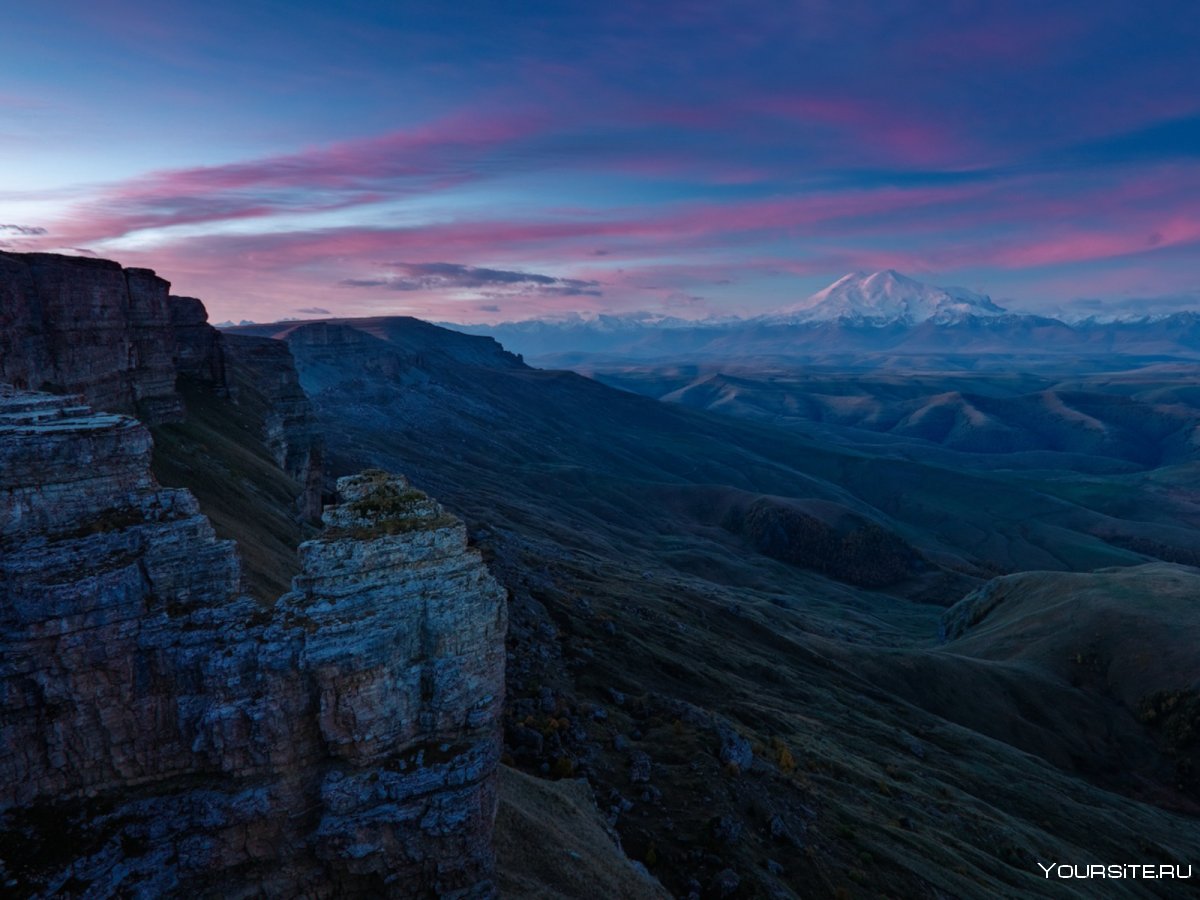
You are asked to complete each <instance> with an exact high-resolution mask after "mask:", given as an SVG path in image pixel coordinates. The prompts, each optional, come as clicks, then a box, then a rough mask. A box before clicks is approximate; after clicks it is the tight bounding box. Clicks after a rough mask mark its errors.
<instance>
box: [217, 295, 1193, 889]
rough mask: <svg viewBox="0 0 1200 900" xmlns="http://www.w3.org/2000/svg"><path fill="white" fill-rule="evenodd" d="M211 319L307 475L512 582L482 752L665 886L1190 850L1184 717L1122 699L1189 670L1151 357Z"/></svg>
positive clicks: (1168, 469)
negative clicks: (591, 801) (574, 795)
mask: <svg viewBox="0 0 1200 900" xmlns="http://www.w3.org/2000/svg"><path fill="white" fill-rule="evenodd" d="M237 331H241V332H244V333H246V332H248V333H251V334H257V335H259V336H271V337H275V338H277V339H280V340H285V341H286V342H287V343H288V345H289V347H290V348H291V351H292V354H293V356H294V357H295V359H296V364H297V369H298V371H299V374H300V381H301V384H302V385H303V387H304V389H305V391H306V392H307V393H308V394H309V396H310V397H311V398H312V402H313V405H314V409H315V411H316V414H317V416H318V418H319V419H320V421H321V422H322V423H323V425H324V428H325V433H326V434H327V435H329V436H330V443H329V448H328V451H329V454H330V459H331V465H332V466H333V469H334V471H339V470H340V469H343V468H345V469H350V468H353V467H354V466H358V465H364V464H370V465H377V466H385V467H393V468H396V469H398V470H401V471H404V472H406V473H408V474H409V475H410V477H411V478H412V479H413V481H414V483H415V484H417V485H419V486H420V487H422V488H423V489H425V490H428V491H430V492H431V493H433V494H435V495H436V496H438V497H439V498H441V499H442V500H443V502H445V503H446V504H447V505H448V507H449V508H451V509H453V510H454V512H455V513H456V514H458V515H460V516H462V517H463V518H464V520H465V521H467V523H468V527H469V529H470V533H471V536H472V541H473V542H475V543H476V545H477V546H479V547H480V548H481V549H482V550H483V552H484V554H485V558H486V559H487V560H488V563H489V566H490V567H491V568H492V569H493V571H494V572H496V574H497V577H498V578H499V579H500V580H501V581H502V583H504V584H505V586H506V587H507V588H508V589H509V592H510V613H511V620H510V631H509V640H508V646H509V664H508V676H507V680H508V691H509V700H508V703H507V712H506V717H507V718H506V753H507V754H508V756H507V761H508V762H509V763H510V764H512V765H515V766H517V767H519V768H522V769H525V770H527V771H529V772H531V773H533V774H535V775H536V774H540V775H542V776H549V777H551V778H561V777H567V776H571V777H579V776H584V777H586V778H587V779H588V781H589V784H590V785H591V788H592V790H593V792H594V795H595V797H596V800H597V803H598V804H599V805H600V807H601V810H602V811H604V812H606V814H607V815H608V817H609V821H610V822H611V823H612V824H613V825H614V826H615V828H616V829H617V832H618V833H619V834H620V836H621V840H622V845H623V846H624V848H625V850H626V852H627V853H628V854H629V855H630V856H631V857H632V858H633V859H635V860H638V861H640V862H643V863H644V864H645V865H646V866H647V868H648V869H649V870H650V871H651V873H653V874H654V875H656V876H657V877H658V878H659V879H660V880H661V881H662V883H663V884H664V885H665V886H666V887H667V889H668V890H670V891H671V892H672V893H673V894H675V895H677V896H688V895H689V894H695V895H697V896H704V897H708V896H714V897H715V896H721V895H722V894H723V890H724V888H723V887H722V883H723V881H724V882H728V881H729V880H730V876H729V875H728V874H727V873H729V872H732V873H734V874H735V875H736V877H737V879H738V883H739V885H741V886H740V887H739V888H738V890H740V891H743V892H745V895H747V896H780V897H783V896H804V895H806V894H807V893H809V892H811V891H812V889H813V886H814V885H816V886H818V887H817V892H818V893H820V894H836V893H838V892H842V893H844V894H846V895H849V896H858V895H859V894H860V893H862V894H863V895H864V896H873V895H885V896H934V895H937V894H939V893H941V894H950V895H956V896H990V895H995V894H1004V893H1022V892H1027V893H1033V894H1037V895H1039V896H1040V895H1044V896H1085V895H1087V894H1086V893H1078V892H1077V891H1076V890H1074V889H1073V888H1072V886H1071V885H1070V883H1069V882H1049V883H1047V882H1044V881H1038V880H1037V879H1038V878H1039V873H1038V870H1037V867H1036V865H1035V864H1034V861H1035V860H1045V859H1051V858H1054V859H1057V858H1068V857H1069V858H1072V859H1074V858H1081V857H1085V858H1087V859H1089V860H1091V859H1096V860H1102V859H1109V858H1116V857H1118V856H1120V855H1121V854H1122V853H1129V852H1131V851H1130V845H1129V835H1130V834H1131V833H1134V832H1136V833H1137V834H1139V835H1142V837H1141V838H1140V839H1139V840H1140V841H1141V843H1140V844H1139V845H1138V846H1139V847H1141V849H1140V850H1139V851H1138V852H1141V853H1146V854H1149V855H1150V856H1152V857H1153V858H1155V859H1164V860H1166V859H1171V860H1179V861H1184V860H1186V859H1187V858H1189V856H1192V855H1194V853H1195V851H1196V849H1197V847H1198V846H1200V844H1198V842H1200V830H1198V827H1197V825H1196V821H1197V820H1196V818H1195V816H1196V813H1197V811H1198V810H1200V795H1197V794H1196V792H1195V788H1194V787H1193V786H1190V785H1191V784H1192V782H1191V780H1190V778H1191V776H1190V775H1188V774H1187V773H1188V772H1189V771H1191V770H1190V768H1189V767H1190V766H1192V765H1194V763H1192V762H1190V761H1189V760H1190V759H1191V757H1190V756H1189V755H1188V754H1190V753H1192V752H1193V751H1192V750H1191V749H1189V748H1190V747H1191V746H1192V745H1191V744H1187V745H1186V746H1182V747H1180V746H1175V745H1172V744H1171V739H1170V738H1168V737H1166V736H1165V734H1166V732H1165V731H1163V730H1162V729H1161V728H1157V727H1154V726H1152V725H1151V724H1150V719H1148V718H1147V716H1148V715H1150V713H1149V712H1148V710H1151V709H1152V708H1153V707H1154V704H1155V703H1156V702H1160V701H1159V700H1156V699H1155V698H1161V697H1163V696H1167V695H1168V694H1172V693H1173V692H1178V691H1181V690H1182V691H1184V692H1185V693H1186V691H1187V690H1189V688H1188V685H1191V684H1194V683H1195V681H1196V679H1197V678H1198V677H1200V671H1197V670H1196V658H1195V655H1194V653H1193V652H1192V650H1191V648H1192V647H1194V636H1193V635H1194V631H1193V629H1194V628H1195V627H1196V624H1197V622H1198V621H1200V619H1198V614H1200V607H1197V606H1196V604H1195V602H1194V598H1195V596H1196V593H1195V588H1196V587H1198V586H1200V575H1197V573H1196V572H1195V571H1194V570H1192V569H1189V568H1186V567H1184V566H1180V565H1178V563H1180V562H1184V563H1186V562H1188V561H1190V560H1194V559H1196V556H1195V554H1196V553H1197V550H1198V549H1200V543H1198V542H1197V538H1196V534H1197V531H1196V524H1197V523H1198V522H1200V518H1198V509H1197V495H1196V492H1195V490H1194V486H1195V483H1196V482H1195V476H1194V472H1195V465H1196V463H1195V449H1194V445H1193V444H1191V441H1190V437H1191V433H1190V432H1189V427H1190V428H1191V429H1193V430H1194V428H1195V424H1196V422H1195V416H1194V411H1192V408H1191V407H1190V406H1189V405H1188V403H1189V400H1190V398H1191V396H1192V394H1191V389H1190V388H1189V386H1188V384H1187V383H1186V381H1184V380H1183V379H1181V378H1179V377H1178V373H1173V372H1171V371H1167V372H1155V371H1150V372H1143V373H1141V374H1129V373H1127V374H1124V375H1121V374H1114V375H1110V376H1105V377H1104V379H1103V380H1102V379H1101V378H1100V376H1096V377H1094V378H1093V377H1091V376H1084V377H1080V378H1077V379H1075V380H1074V381H1068V380H1067V379H1065V378H1059V379H1048V378H1046V377H1043V376H1018V375H1011V376H1004V375H994V376H981V377H969V378H967V377H961V376H959V377H956V376H945V377H942V376H938V375H933V374H925V375H923V376H914V377H911V378H909V377H905V376H902V375H890V374H888V373H878V374H877V375H875V376H870V375H868V376H866V377H861V376H859V375H857V374H854V375H851V374H842V375H838V374H834V373H823V372H816V373H813V372H805V373H796V372H793V373H792V374H791V376H790V377H789V376H783V375H781V374H780V373H779V372H778V371H777V370H772V371H771V373H770V374H769V375H768V376H763V375H761V374H757V375H756V374H747V373H742V374H740V375H739V376H738V377H737V378H725V377H724V376H720V375H709V376H701V375H698V374H697V373H686V374H681V373H677V372H675V373H673V372H672V370H670V369H669V368H664V369H661V370H657V369H642V368H631V369H626V370H624V371H622V372H619V373H608V374H601V373H597V378H599V379H602V380H605V381H610V382H611V383H613V384H619V385H620V386H621V387H622V388H623V389H622V390H614V389H612V388H610V387H607V386H605V385H604V384H601V383H598V381H596V380H592V379H588V378H585V377H581V376H580V375H578V374H574V373H570V372H562V371H547V370H539V369H534V368H530V367H528V366H527V365H525V364H524V363H522V362H521V361H520V360H519V359H518V358H517V357H514V356H512V355H510V354H508V353H506V352H504V351H503V350H502V349H501V348H500V347H499V346H498V345H497V344H495V343H494V342H492V341H490V340H489V339H487V338H485V337H468V336H461V335H455V334H454V333H453V332H449V331H444V330H441V329H433V328H431V326H429V325H426V324H425V323H421V322H419V321H416V320H412V319H403V318H390V319H372V320H341V321H336V320H335V321H327V322H321V323H312V324H282V325H277V326H253V327H247V328H244V329H237ZM689 376H690V377H689ZM730 383H733V384H736V390H730V389H729V387H728V386H729V384H730ZM631 387H633V388H636V389H638V390H639V391H643V392H644V393H648V394H651V395H652V397H653V398H654V399H652V398H651V397H646V396H640V395H639V394H636V393H632V392H630V391H629V390H628V388H631ZM845 395H851V396H853V397H855V398H856V402H855V403H853V404H838V403H837V402H836V398H837V397H839V396H845ZM720 397H724V398H725V400H724V402H722V401H721V400H719V399H718V398H720ZM827 398H835V399H834V401H833V402H830V401H829V400H828V399H827ZM857 398H862V399H857ZM960 398H961V399H960ZM802 400H805V401H807V402H801V401H802ZM846 406H852V407H855V408H856V409H855V411H854V412H853V413H846V412H845V409H846ZM968 406H969V409H970V410H978V413H974V412H968ZM865 407H873V408H874V412H873V413H871V414H864V413H863V412H862V410H863V408H865ZM941 407H945V408H946V409H947V410H948V412H949V413H950V418H951V419H953V418H955V417H958V418H959V419H961V418H962V417H964V416H966V417H967V420H968V421H970V420H971V417H973V416H976V415H978V416H984V415H986V416H988V417H989V419H994V420H995V422H996V424H995V426H994V427H995V428H996V429H999V430H1002V431H1005V432H1006V433H1007V432H1011V433H1013V434H1014V438H1013V446H1012V447H1011V448H1007V449H1008V452H999V451H996V452H983V451H982V450H981V449H980V448H978V447H972V446H971V445H970V444H965V445H964V444H963V443H962V442H956V441H955V440H953V439H952V437H951V436H952V435H953V434H954V431H955V429H954V427H953V426H951V427H949V428H945V427H942V426H937V427H921V424H922V420H923V419H926V420H933V421H932V422H931V423H927V424H928V425H932V424H934V423H936V420H937V419H938V418H939V417H943V416H945V413H943V412H941V411H940V409H941ZM839 408H841V409H842V410H843V415H842V416H840V417H838V416H834V415H832V414H831V413H830V412H829V411H830V410H831V409H832V410H837V409H839ZM780 410H786V414H783V413H781V412H780ZM985 410H986V412H985ZM922 411H924V412H923V413H922ZM1152 411H1157V412H1156V414H1155V415H1154V416H1152V421H1154V422H1156V423H1157V424H1156V425H1155V426H1154V427H1153V428H1150V429H1143V430H1139V429H1138V427H1137V426H1136V421H1137V419H1138V417H1142V416H1145V415H1147V414H1148V413H1150V412H1152ZM830 420H832V421H830ZM1131 420H1133V424H1130V423H1131ZM906 421H907V423H908V425H909V426H911V427H909V428H907V430H906V429H905V427H901V425H900V423H904V422H906ZM1092 423H1098V425H1099V428H1097V425H1094V424H1092ZM1098 430H1099V431H1102V433H1103V436H1102V437H1101V438H1100V439H1097V438H1096V436H1095V432H1096V431H1098ZM959 434H961V435H966V434H969V429H966V428H959ZM1005 573H1027V574H1013V575H1009V576H1008V577H1006V578H999V579H996V576H1003V575H1005ZM1082 573H1093V574H1082ZM1125 573H1128V574H1125ZM1010 580H1012V581H1011V583H1012V584H1013V585H1014V587H1013V588H1005V587H1003V585H1007V584H1009V583H1010ZM1163 585H1171V586H1172V587H1171V588H1170V589H1169V590H1166V589H1162V586H1163ZM1030 592H1032V594H1033V595H1034V596H1038V597H1042V598H1043V599H1042V601H1040V602H1034V601H1021V602H1023V603H1024V604H1025V605H1024V606H1021V607H1013V605H1012V604H1013V603H1015V602H1017V601H1013V600H1005V602H1003V603H1000V602H999V599H998V598H1007V597H1010V596H1018V597H1020V596H1024V595H1025V594H1027V593H1030ZM1151 597H1153V598H1155V599H1154V603H1155V604H1156V608H1157V609H1160V610H1161V611H1162V615H1163V616H1165V618H1162V619H1160V618H1156V617H1155V616H1151V615H1149V611H1148V610H1143V609H1142V608H1141V603H1142V600H1140V599H1138V598H1146V599H1147V600H1148V599H1149V598H1151ZM963 598H966V599H963ZM986 598H993V599H991V600H988V599H986ZM1089 598H1091V599H1089ZM991 604H998V605H996V607H995V608H996V610H997V612H995V613H991V614H989V615H984V614H982V613H980V612H978V611H977V610H979V609H982V608H988V609H990V608H991ZM1063 604H1066V605H1063ZM1079 604H1082V606H1078V605H1079ZM1131 604H1133V605H1134V606H1133V608H1132V609H1131V608H1130V605H1131ZM1018 608H1019V609H1021V610H1024V611H1023V612H1019V613H1018V612H1016V611H1015V610H1016V609H1018ZM1074 609H1086V610H1087V613H1086V615H1084V614H1083V613H1081V612H1072V611H1071V610H1074ZM1143 613H1145V614H1143ZM1167 621H1169V622H1171V625H1170V626H1169V627H1167V628H1165V629H1164V630H1155V629H1156V628H1157V627H1158V626H1156V625H1155V624H1154V623H1155V622H1167ZM981 622H982V624H980V623H981ZM1001 622H1004V623H1007V624H1004V625H1003V626H1002V625H1001V624H999V623H1001ZM1013 629H1016V631H1015V632H1014V631H1013ZM1039 630H1042V631H1043V632H1044V634H1045V635H1046V636H1045V638H1037V639H1036V640H1037V641H1039V642H1040V643H1038V644H1033V645H1030V647H1029V649H1027V650H1026V651H1022V652H1024V653H1025V654H1026V655H1025V656H1022V655H1021V652H1018V651H1016V650H1014V647H1017V648H1020V647H1022V646H1024V645H1025V643H1026V642H1027V641H1029V640H1033V639H1032V638H1031V637H1030V635H1032V634H1034V633H1038V631H1039ZM1014 633H1015V634H1017V635H1020V637H1018V638H1016V639H1015V641H1016V642H1015V644H1014V638H1013V637H1012V636H1011V635H1013V634H1014ZM1105 634H1114V635H1120V636H1121V641H1122V643H1120V644H1118V645H1113V644H1111V643H1106V642H1105V640H1104V639H1103V638H1102V637H1100V636H1102V635H1105ZM1042 644H1044V646H1045V649H1044V650H1035V649H1034V647H1037V646H1041V645H1042ZM1151 646H1153V647H1155V648H1156V650H1155V652H1154V653H1153V654H1152V657H1147V656H1146V650H1145V648H1147V647H1151ZM1159 663H1161V664H1159ZM1189 708H1190V707H1189ZM1185 730H1186V729H1185ZM1185 744H1186V740H1185ZM768 861H769V862H768ZM1143 890H1144V889H1143V888H1142V886H1141V885H1139V884H1136V883H1133V882H1129V883H1126V884H1123V885H1121V886H1120V887H1119V889H1118V892H1119V893H1121V894H1122V895H1127V896H1142V895H1144V896H1151V895H1153V893H1154V892H1153V891H1152V890H1150V891H1147V892H1145V893H1143ZM739 896H741V894H739Z"/></svg>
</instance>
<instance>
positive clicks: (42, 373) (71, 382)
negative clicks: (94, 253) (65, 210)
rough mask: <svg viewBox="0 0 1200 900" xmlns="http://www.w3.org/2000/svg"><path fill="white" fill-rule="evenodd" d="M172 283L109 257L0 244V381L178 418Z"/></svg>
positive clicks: (113, 407)
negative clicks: (14, 249) (12, 249)
mask: <svg viewBox="0 0 1200 900" xmlns="http://www.w3.org/2000/svg"><path fill="white" fill-rule="evenodd" d="M169 289H170V284H169V283H168V282H167V281H166V280H165V279H162V278H159V277H158V276H157V275H155V273H154V272H151V271H150V270H149V269H123V268H121V266H120V265H119V264H118V263H115V262H111V261H109V260H103V259H91V258H86V257H79V256H58V255H55V254H50V253H6V252H0V382H3V383H8V384H12V385H15V386H17V387H20V388H28V389H33V390H39V389H47V390H53V391H60V392H61V391H66V392H69V393H79V394H83V395H84V396H85V397H86V398H87V400H88V402H90V403H92V404H93V405H95V406H96V407H97V408H98V409H104V410H111V411H114V412H125V413H136V414H138V415H140V416H142V417H143V418H145V419H146V420H147V421H151V422H159V421H170V420H176V419H179V418H180V417H181V415H182V407H181V404H180V400H179V396H178V394H176V392H175V373H176V369H175V363H174V359H173V357H174V347H175V338H174V329H173V327H172V322H171V304H170V301H169V299H168V296H169V295H168V291H169Z"/></svg>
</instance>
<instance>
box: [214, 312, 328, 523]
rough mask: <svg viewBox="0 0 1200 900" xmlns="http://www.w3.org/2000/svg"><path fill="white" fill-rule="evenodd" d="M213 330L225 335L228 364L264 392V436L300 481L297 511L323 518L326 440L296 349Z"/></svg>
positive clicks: (283, 465)
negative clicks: (300, 371) (298, 367)
mask: <svg viewBox="0 0 1200 900" xmlns="http://www.w3.org/2000/svg"><path fill="white" fill-rule="evenodd" d="M209 330H210V331H212V332H213V333H214V334H216V335H217V336H218V338H219V339H220V343H219V347H220V348H221V349H222V353H223V358H227V359H228V365H229V367H230V368H231V369H233V370H235V374H237V370H240V373H242V374H244V377H246V378H247V379H249V380H250V381H252V382H253V384H254V386H255V388H256V389H257V390H258V391H259V392H261V393H262V394H263V395H264V397H265V400H266V405H267V406H266V410H265V414H264V416H263V421H262V438H263V440H264V442H265V443H266V445H267V447H268V448H269V449H270V451H271V455H272V456H273V457H274V458H275V463H276V465H278V466H279V468H281V469H282V470H283V471H284V472H286V473H287V474H288V475H290V476H291V477H292V478H293V479H295V480H296V482H298V483H299V485H300V486H301V493H300V496H299V497H298V498H297V500H296V507H297V512H298V513H299V514H300V516H301V517H303V518H305V519H316V518H318V517H319V516H320V515H321V495H322V486H323V474H324V448H325V441H324V438H323V436H322V434H321V427H320V425H319V424H318V422H317V418H316V416H315V415H314V414H313V410H312V405H311V404H310V403H309V401H308V396H307V395H306V394H305V393H304V389H303V388H302V387H300V378H299V376H298V375H297V373H296V365H295V363H294V362H293V360H292V351H291V350H290V349H289V348H288V345H287V344H286V343H284V342H283V341H274V340H271V339H270V338H259V337H247V336H243V335H223V334H220V333H219V332H216V331H215V329H212V328H209Z"/></svg>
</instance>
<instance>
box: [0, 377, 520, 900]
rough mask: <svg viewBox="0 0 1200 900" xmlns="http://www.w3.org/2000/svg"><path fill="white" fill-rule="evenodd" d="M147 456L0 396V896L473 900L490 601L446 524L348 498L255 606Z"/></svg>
mask: <svg viewBox="0 0 1200 900" xmlns="http://www.w3.org/2000/svg"><path fill="white" fill-rule="evenodd" d="M150 451H151V446H150V438H149V435H148V433H147V431H146V430H145V428H144V427H143V426H142V425H141V424H139V423H138V422H136V421H134V420H132V419H129V418H126V417H124V416H119V415H111V414H105V413H96V412H93V411H91V410H90V409H89V408H87V407H86V406H84V405H82V404H81V403H80V402H79V401H77V400H73V399H71V398H64V397H54V396H49V395H45V394H31V393H27V392H16V391H12V390H4V391H3V392H2V393H0V697H3V699H4V702H3V705H2V706H0V885H3V886H4V890H5V891H11V892H14V893H16V894H17V895H28V896H52V895H58V894H63V893H69V894H78V895H87V896H96V897H104V896H116V895H120V896H127V895H146V896H160V895H172V894H185V893H196V892H200V893H201V894H204V895H208V894H210V893H211V894H215V895H220V896H260V895H266V896H287V897H294V896H311V897H333V896H339V897H340V896H394V897H417V896H428V895H430V894H441V895H443V896H490V895H491V894H493V893H494V888H493V883H492V878H491V876H492V850H491V840H490V836H491V827H492V819H493V815H494V810H495V784H494V777H495V766H496V761H497V757H498V753H499V747H498V731H497V721H498V716H499V711H500V705H501V702H502V694H503V659H504V656H503V635H504V625H505V606H504V598H503V592H502V590H501V588H500V587H499V586H498V585H497V584H496V582H495V581H493V580H492V578H491V576H490V575H489V574H488V572H487V570H486V568H485V567H484V566H483V564H482V561H481V559H480V557H479V555H478V553H477V552H476V551H474V550H471V549H469V548H468V547H467V544H466V536H465V532H464V528H463V526H462V524H461V523H459V522H458V521H457V520H456V519H454V518H452V517H450V516H448V515H446V514H445V513H444V512H443V511H442V510H441V508H440V507H439V506H437V504H435V503H433V502H432V501H430V500H428V498H425V497H424V495H422V494H420V493H419V492H416V491H413V490H412V489H411V488H410V487H409V486H408V485H407V483H406V482H404V480H403V479H400V478H395V477H392V476H388V475H386V474H385V473H368V474H366V475H363V476H358V477H356V478H353V479H343V480H342V481H341V482H340V483H339V489H340V490H341V492H342V493H343V495H344V502H343V503H342V504H341V505H340V506H336V507H332V508H331V509H329V510H327V511H326V515H325V521H326V526H327V527H326V529H325V531H324V532H323V533H322V535H321V537H320V538H318V539H317V540H314V541H311V542H309V543H306V544H304V545H302V547H301V554H302V557H303V564H304V569H303V574H302V575H301V576H299V577H298V578H297V579H296V581H295V589H294V590H293V591H292V592H291V593H289V594H287V595H285V596H284V597H283V598H281V599H280V601H279V602H278V603H277V604H276V605H275V607H274V608H271V609H263V608H262V607H261V606H260V605H258V604H256V603H255V602H254V601H252V600H250V599H249V598H247V597H244V596H241V595H240V594H239V591H238V584H239V566H238V560H237V554H236V550H235V547H234V545H233V544H232V542H229V541H222V540H218V539H217V538H216V537H215V536H214V534H213V531H212V528H211V526H210V525H209V523H208V521H207V519H205V518H204V517H203V516H202V515H200V514H199V511H198V508H197V506H196V503H195V501H194V499H193V498H192V496H191V495H190V494H189V493H188V492H187V491H183V490H172V489H164V488H162V487H160V486H158V485H157V484H156V483H155V481H154V479H153V478H152V477H151V476H150V474H149V470H148V461H149V454H150ZM247 512H248V514H253V513H252V510H251V509H248V511H247Z"/></svg>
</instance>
